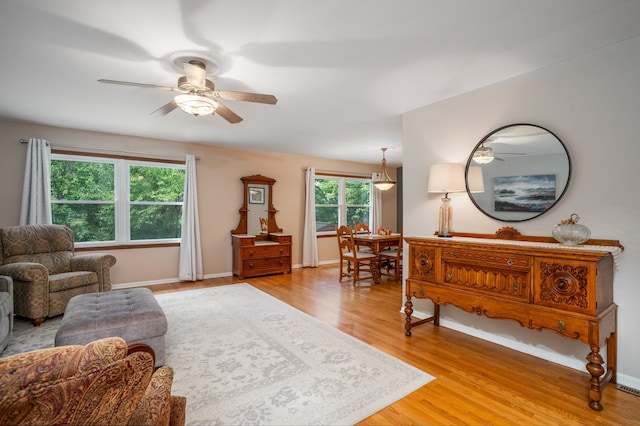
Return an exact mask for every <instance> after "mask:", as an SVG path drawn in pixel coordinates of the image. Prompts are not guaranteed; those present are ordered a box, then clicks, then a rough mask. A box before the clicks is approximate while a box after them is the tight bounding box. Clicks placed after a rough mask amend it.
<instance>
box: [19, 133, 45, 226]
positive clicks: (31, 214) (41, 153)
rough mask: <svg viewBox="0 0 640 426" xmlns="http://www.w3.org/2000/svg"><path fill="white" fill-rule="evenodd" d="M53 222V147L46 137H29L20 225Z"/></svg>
mask: <svg viewBox="0 0 640 426" xmlns="http://www.w3.org/2000/svg"><path fill="white" fill-rule="evenodd" d="M51 223H52V219H51V147H50V146H49V142H48V141H47V140H45V139H35V138H29V143H28V144H27V161H26V164H25V168H24V183H23V187H22V209H21V210H20V225H38V224H40V225H50V224H51Z"/></svg>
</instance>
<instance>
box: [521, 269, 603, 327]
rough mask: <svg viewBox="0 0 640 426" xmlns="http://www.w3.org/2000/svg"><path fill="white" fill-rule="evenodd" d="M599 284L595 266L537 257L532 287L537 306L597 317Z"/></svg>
mask: <svg viewBox="0 0 640 426" xmlns="http://www.w3.org/2000/svg"><path fill="white" fill-rule="evenodd" d="M596 283H597V279H596V267H595V265H594V264H593V263H587V262H575V261H570V260H565V259H554V258H536V261H535V274H534V282H533V288H534V300H535V303H536V304H537V305H540V306H548V307H551V308H555V309H563V310H567V311H572V312H580V313H584V314H591V315H594V314H596V312H597V308H598V307H597V306H596ZM609 304H611V303H607V306H608V305H609ZM607 306H601V307H600V308H601V309H604V308H606V307H607Z"/></svg>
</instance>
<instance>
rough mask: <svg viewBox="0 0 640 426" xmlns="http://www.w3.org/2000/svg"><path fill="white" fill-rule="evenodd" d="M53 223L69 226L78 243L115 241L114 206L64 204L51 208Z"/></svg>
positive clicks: (53, 205) (54, 205)
mask: <svg viewBox="0 0 640 426" xmlns="http://www.w3.org/2000/svg"><path fill="white" fill-rule="evenodd" d="M51 213H52V216H53V223H56V224H60V225H67V226H68V227H70V228H71V229H72V230H73V233H74V239H75V241H76V242H88V241H115V239H116V226H115V222H116V221H115V207H114V205H113V204H64V203H60V204H58V203H56V204H52V206H51Z"/></svg>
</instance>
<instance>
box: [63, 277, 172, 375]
mask: <svg viewBox="0 0 640 426" xmlns="http://www.w3.org/2000/svg"><path fill="white" fill-rule="evenodd" d="M166 333H167V318H166V317H165V315H164V312H163V311H162V308H161V307H160V305H158V302H157V301H156V298H155V297H154V296H153V293H151V290H149V289H147V288H136V289H129V290H116V291H110V292H105V293H88V294H80V295H78V296H74V297H72V298H71V300H69V303H68V304H67V309H66V310H65V313H64V316H63V317H62V322H61V323H60V327H59V328H58V331H57V332H56V338H55V345H56V346H66V345H86V344H87V343H89V342H92V341H94V340H98V339H103V338H105V337H121V338H123V339H124V340H125V341H126V342H127V343H136V342H140V343H145V344H147V345H149V346H151V347H152V348H153V350H154V352H155V355H156V367H159V366H161V365H164V335H165V334H166Z"/></svg>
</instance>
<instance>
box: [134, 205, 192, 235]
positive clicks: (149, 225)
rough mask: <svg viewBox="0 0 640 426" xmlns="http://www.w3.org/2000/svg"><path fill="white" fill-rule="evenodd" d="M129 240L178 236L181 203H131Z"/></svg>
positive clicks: (180, 222)
mask: <svg viewBox="0 0 640 426" xmlns="http://www.w3.org/2000/svg"><path fill="white" fill-rule="evenodd" d="M129 216H130V220H131V222H130V223H131V240H134V241H135V240H153V239H164V238H180V229H181V224H182V206H181V205H132V206H131V209H130V213H129Z"/></svg>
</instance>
